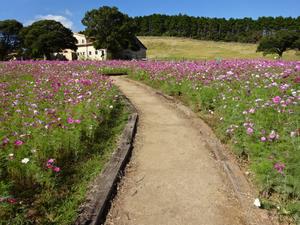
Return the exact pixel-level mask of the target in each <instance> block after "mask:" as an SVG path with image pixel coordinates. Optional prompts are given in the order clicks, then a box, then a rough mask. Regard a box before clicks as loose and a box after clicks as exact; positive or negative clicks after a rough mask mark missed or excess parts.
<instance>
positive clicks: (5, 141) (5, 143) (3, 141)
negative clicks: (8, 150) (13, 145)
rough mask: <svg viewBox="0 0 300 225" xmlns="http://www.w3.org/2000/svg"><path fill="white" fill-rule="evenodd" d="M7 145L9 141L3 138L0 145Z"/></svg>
mask: <svg viewBox="0 0 300 225" xmlns="http://www.w3.org/2000/svg"><path fill="white" fill-rule="evenodd" d="M8 143H9V139H8V138H7V137H5V138H3V140H2V144H3V145H7V144H8Z"/></svg>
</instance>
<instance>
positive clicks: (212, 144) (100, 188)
mask: <svg viewBox="0 0 300 225" xmlns="http://www.w3.org/2000/svg"><path fill="white" fill-rule="evenodd" d="M117 79H118V78H117ZM126 81H128V82H132V83H133V84H135V85H139V86H141V87H143V88H145V89H147V91H149V92H152V93H153V94H155V95H156V96H158V97H160V98H161V100H163V101H167V102H168V104H170V105H171V106H172V107H173V108H174V109H175V110H177V111H179V112H181V113H183V114H184V115H185V116H186V117H187V118H188V119H189V120H190V121H191V122H192V124H193V126H194V127H196V128H198V130H199V132H200V133H201V135H202V136H203V137H204V138H205V142H206V143H205V145H206V147H207V148H208V149H209V150H210V151H211V152H212V153H213V154H214V156H215V159H216V160H217V161H218V163H219V164H220V165H221V167H222V168H223V170H224V172H225V173H226V175H227V177H228V179H229V181H230V183H231V185H232V189H233V191H234V194H235V196H236V197H237V198H238V200H239V202H240V205H241V207H242V210H243V211H244V212H247V213H245V214H244V217H245V218H244V220H245V222H246V224H249V225H250V224H264V225H271V224H272V222H271V220H270V218H269V217H268V215H267V212H266V211H264V210H260V209H256V208H254V207H253V199H254V197H255V195H254V193H253V192H252V189H251V187H250V185H249V183H248V181H247V179H246V178H245V176H244V174H243V172H242V171H241V170H240V168H239V167H238V166H237V165H236V163H235V162H234V161H233V160H231V159H230V156H229V155H228V154H227V152H226V150H225V149H224V147H223V146H222V144H221V143H220V141H219V140H218V139H217V138H216V136H215V135H214V133H213V131H212V130H211V129H210V127H209V126H208V125H207V124H205V123H204V122H203V121H202V120H201V119H199V117H198V116H197V115H196V114H195V113H194V112H192V111H191V110H190V109H189V108H188V107H186V106H184V105H183V104H182V103H180V102H179V101H177V100H175V99H174V98H172V97H170V96H166V95H164V94H163V93H161V92H158V91H155V90H153V89H152V88H150V87H148V86H146V85H144V84H141V83H138V82H136V81H132V80H128V79H126ZM127 104H128V105H129V106H130V108H131V109H132V111H133V113H132V114H131V116H130V119H129V122H128V124H127V126H126V128H125V129H124V132H123V135H122V138H121V140H120V142H119V147H118V149H117V151H116V152H115V153H114V154H113V156H112V159H111V160H110V161H109V163H108V164H107V167H106V168H105V170H104V171H103V173H101V174H100V175H99V176H98V177H97V178H96V179H95V181H94V182H93V185H92V189H91V191H90V192H89V194H88V197H87V199H86V202H85V204H84V205H82V206H81V208H80V216H79V217H78V219H77V220H76V223H75V224H76V225H79V224H83V225H88V224H93V225H94V224H101V223H103V222H104V221H105V219H106V218H105V217H106V214H107V212H108V210H109V207H110V200H111V199H112V198H113V196H114V193H115V191H116V184H117V181H118V180H119V178H120V176H121V175H122V171H123V169H124V168H125V166H126V163H127V162H128V160H129V157H130V154H131V149H132V142H133V138H134V134H135V131H136V123H137V118H138V114H137V111H136V109H135V107H134V106H133V105H132V104H131V102H130V100H128V99H127Z"/></svg>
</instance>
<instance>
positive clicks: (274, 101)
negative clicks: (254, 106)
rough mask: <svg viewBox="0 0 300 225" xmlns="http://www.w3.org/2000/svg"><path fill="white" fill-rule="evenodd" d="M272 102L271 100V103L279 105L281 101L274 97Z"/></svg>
mask: <svg viewBox="0 0 300 225" xmlns="http://www.w3.org/2000/svg"><path fill="white" fill-rule="evenodd" d="M272 100H273V103H275V104H279V103H280V101H281V98H280V97H279V96H276V97H274V98H272Z"/></svg>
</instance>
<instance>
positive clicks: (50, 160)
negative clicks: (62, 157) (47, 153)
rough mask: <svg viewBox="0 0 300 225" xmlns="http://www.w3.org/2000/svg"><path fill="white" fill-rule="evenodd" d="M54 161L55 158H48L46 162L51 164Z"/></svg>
mask: <svg viewBox="0 0 300 225" xmlns="http://www.w3.org/2000/svg"><path fill="white" fill-rule="evenodd" d="M54 161H55V159H48V161H47V163H48V164H52V163H54Z"/></svg>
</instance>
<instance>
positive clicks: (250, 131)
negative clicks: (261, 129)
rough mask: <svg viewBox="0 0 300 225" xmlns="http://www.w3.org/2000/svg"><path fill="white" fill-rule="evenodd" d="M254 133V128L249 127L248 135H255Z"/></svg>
mask: <svg viewBox="0 0 300 225" xmlns="http://www.w3.org/2000/svg"><path fill="white" fill-rule="evenodd" d="M253 131H254V130H253V128H251V127H248V128H247V134H248V135H252V134H253Z"/></svg>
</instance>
